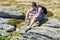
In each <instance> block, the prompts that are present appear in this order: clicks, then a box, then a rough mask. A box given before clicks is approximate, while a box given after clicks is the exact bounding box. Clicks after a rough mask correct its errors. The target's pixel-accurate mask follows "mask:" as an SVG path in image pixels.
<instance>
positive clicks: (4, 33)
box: [0, 24, 15, 36]
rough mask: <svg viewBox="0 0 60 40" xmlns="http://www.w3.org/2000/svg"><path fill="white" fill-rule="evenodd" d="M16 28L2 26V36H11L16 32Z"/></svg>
mask: <svg viewBox="0 0 60 40" xmlns="http://www.w3.org/2000/svg"><path fill="white" fill-rule="evenodd" d="M14 29H15V28H14V26H12V25H8V24H0V36H9V35H10V34H11V33H12V32H13V31H14Z"/></svg>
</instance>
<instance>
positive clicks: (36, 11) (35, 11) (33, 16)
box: [25, 2, 44, 32]
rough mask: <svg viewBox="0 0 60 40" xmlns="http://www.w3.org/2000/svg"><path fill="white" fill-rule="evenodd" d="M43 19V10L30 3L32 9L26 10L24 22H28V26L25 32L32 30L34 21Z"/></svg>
mask: <svg viewBox="0 0 60 40" xmlns="http://www.w3.org/2000/svg"><path fill="white" fill-rule="evenodd" d="M43 18H44V14H43V10H42V8H41V7H39V6H38V5H37V4H36V3H35V2H32V8H31V9H30V10H28V12H27V14H26V18H25V22H28V23H29V25H28V26H27V29H26V30H25V31H26V32H27V31H28V30H29V29H30V28H32V25H33V24H34V22H35V21H37V20H38V19H39V20H42V19H43Z"/></svg>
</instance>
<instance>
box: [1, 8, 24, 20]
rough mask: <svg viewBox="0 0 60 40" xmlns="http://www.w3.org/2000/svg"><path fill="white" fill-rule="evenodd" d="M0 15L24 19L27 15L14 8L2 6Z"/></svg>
mask: <svg viewBox="0 0 60 40" xmlns="http://www.w3.org/2000/svg"><path fill="white" fill-rule="evenodd" d="M0 17H3V18H19V19H24V18H25V15H24V13H22V12H19V11H17V10H16V9H13V8H0Z"/></svg>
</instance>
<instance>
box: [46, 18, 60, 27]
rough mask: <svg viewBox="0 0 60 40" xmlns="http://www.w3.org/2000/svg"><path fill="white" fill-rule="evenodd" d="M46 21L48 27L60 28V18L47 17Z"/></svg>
mask: <svg viewBox="0 0 60 40" xmlns="http://www.w3.org/2000/svg"><path fill="white" fill-rule="evenodd" d="M46 23H47V26H48V27H53V28H60V20H58V19H56V18H48V21H47V22H46Z"/></svg>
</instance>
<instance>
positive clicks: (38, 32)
mask: <svg viewBox="0 0 60 40" xmlns="http://www.w3.org/2000/svg"><path fill="white" fill-rule="evenodd" d="M17 31H18V30H17ZM19 38H20V39H21V40H23V39H25V40H59V39H60V30H58V29H56V28H50V27H33V28H32V29H31V30H29V31H28V32H27V33H23V34H22V38H21V37H19ZM16 39H17V38H16Z"/></svg>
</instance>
